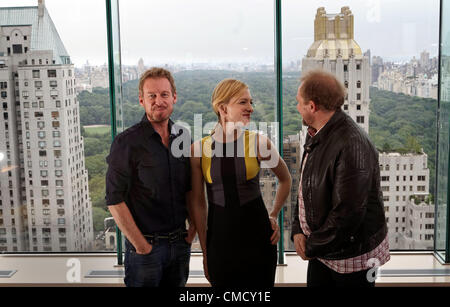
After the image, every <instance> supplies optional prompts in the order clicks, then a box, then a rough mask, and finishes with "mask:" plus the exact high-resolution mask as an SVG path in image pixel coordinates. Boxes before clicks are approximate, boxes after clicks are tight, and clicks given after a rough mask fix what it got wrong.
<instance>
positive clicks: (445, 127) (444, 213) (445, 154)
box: [435, 1, 450, 259]
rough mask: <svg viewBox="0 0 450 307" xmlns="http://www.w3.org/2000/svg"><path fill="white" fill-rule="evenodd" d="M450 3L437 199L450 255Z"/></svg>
mask: <svg viewBox="0 0 450 307" xmlns="http://www.w3.org/2000/svg"><path fill="white" fill-rule="evenodd" d="M449 8H450V7H449V4H448V2H446V1H442V8H441V9H442V13H441V14H442V20H441V61H440V68H441V79H440V83H441V84H440V85H441V89H440V90H441V92H440V101H439V139H438V140H439V143H438V148H439V152H438V169H437V200H436V205H437V208H436V214H437V216H436V247H435V249H436V251H437V252H438V253H439V255H440V256H441V257H442V259H446V256H447V258H448V255H447V254H446V252H448V250H446V249H447V248H448V247H447V243H448V222H449V221H448V192H449V191H448V183H449V182H448V175H449V164H448V162H449V150H450V149H449V137H450V135H449V132H450V131H449V129H450V126H449V121H450V14H449Z"/></svg>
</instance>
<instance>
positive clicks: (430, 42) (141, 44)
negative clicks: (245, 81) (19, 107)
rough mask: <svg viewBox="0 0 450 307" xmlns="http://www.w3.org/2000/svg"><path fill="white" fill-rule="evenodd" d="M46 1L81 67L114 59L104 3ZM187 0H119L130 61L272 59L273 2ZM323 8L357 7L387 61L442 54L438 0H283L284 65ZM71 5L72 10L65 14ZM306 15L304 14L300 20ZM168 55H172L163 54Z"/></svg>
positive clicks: (305, 41)
mask: <svg viewBox="0 0 450 307" xmlns="http://www.w3.org/2000/svg"><path fill="white" fill-rule="evenodd" d="M45 4H46V7H47V9H48V11H49V13H50V14H51V15H52V16H54V17H53V20H54V23H55V26H56V27H57V28H58V29H59V33H60V35H61V37H62V38H63V42H64V44H65V46H66V48H67V50H68V52H69V54H70V55H71V57H72V62H73V63H74V64H75V65H76V66H77V67H80V66H81V65H83V64H84V63H85V62H86V60H89V62H91V63H92V64H95V65H102V64H104V63H106V62H107V52H106V50H107V43H106V13H104V12H105V8H104V1H101V0H96V1H87V0H81V1H77V2H65V1H60V0H46V1H45ZM152 4H153V5H152ZM405 4H407V5H405ZM2 5H3V6H12V5H13V6H22V5H30V6H36V5H37V0H14V1H11V0H4V1H2ZM183 5H185V4H183V3H182V4H180V2H179V1H175V0H172V1H168V0H166V1H153V2H151V3H150V2H149V1H138V0H134V1H122V2H120V20H121V36H122V37H121V39H122V41H121V44H122V61H123V64H124V65H133V64H135V63H137V61H138V60H139V58H143V59H144V62H145V63H146V65H153V64H154V63H167V64H173V63H175V64H176V63H194V62H195V63H201V62H217V63H219V62H240V61H243V62H247V63H258V64H264V63H266V64H267V63H273V58H274V54H273V52H274V51H273V48H274V43H273V42H274V37H273V35H274V34H273V33H274V25H273V24H274V22H273V3H272V2H271V1H266V0H254V1H240V2H239V3H227V4H226V5H221V3H220V2H219V1H217V2H213V1H207V2H206V1H202V0H196V1H191V2H189V5H188V6H187V7H183ZM321 6H323V7H325V9H326V10H327V11H329V12H337V11H339V9H340V7H342V6H350V7H351V8H352V12H353V13H354V16H355V24H358V27H357V29H355V39H356V40H358V41H359V42H360V43H361V45H363V46H365V48H364V50H367V49H371V51H372V54H374V55H378V56H381V57H383V58H384V59H386V60H388V61H395V62H399V61H405V60H407V59H408V58H412V56H413V55H414V54H419V53H420V52H421V51H423V50H428V51H429V52H430V55H431V56H432V57H433V56H436V55H437V48H438V37H439V31H438V30H439V25H438V22H439V3H438V1H437V0H433V1H432V4H431V5H430V3H429V2H427V3H425V2H424V1H405V0H395V1H392V0H389V1H388V0H373V1H357V0H348V1H338V2H335V1H333V2H331V1H323V0H322V1H309V2H305V1H302V2H299V1H283V16H282V22H283V25H282V27H283V33H282V35H283V59H284V63H289V62H290V61H297V60H301V58H302V57H303V56H304V55H305V54H306V51H307V49H308V47H309V44H310V42H311V41H312V40H313V36H312V34H311V33H313V22H312V21H313V18H314V15H315V11H316V10H317V8H318V7H321ZM254 7H258V10H255V9H254ZM67 10H70V12H71V14H66V12H67ZM149 12H150V13H149ZM178 12H182V13H181V14H178ZM300 12H301V13H300ZM398 12H402V14H398ZM300 14H301V16H302V18H301V22H300V23H299V18H298V17H299V15H300ZM149 16H151V18H149ZM185 16H193V17H195V18H185ZM196 16H202V18H196ZM148 20H151V22H149V21H148ZM186 21H189V22H188V23H186ZM205 24H207V25H208V27H205ZM159 25H162V26H161V27H160V26H159ZM143 27H144V28H148V31H147V32H146V35H145V37H142V36H141V35H136V33H137V32H138V33H141V32H142V28H143ZM217 29H220V30H217ZM371 33H377V34H378V33H380V35H372V34H371ZM368 34H370V35H368ZM69 37H70V39H68V38H69ZM154 42H164V43H163V44H161V43H158V44H157V47H158V48H155V44H154ZM386 42H389V43H388V44H386ZM86 46H89V48H86ZM162 54H164V55H165V56H164V57H161V55H162Z"/></svg>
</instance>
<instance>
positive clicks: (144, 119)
mask: <svg viewBox="0 0 450 307" xmlns="http://www.w3.org/2000/svg"><path fill="white" fill-rule="evenodd" d="M141 123H142V124H143V126H144V127H145V131H146V133H147V134H148V135H149V136H153V134H154V133H156V131H155V129H154V128H153V126H152V123H151V122H150V121H149V120H148V118H147V114H144V116H142V119H141ZM169 131H170V135H174V136H177V135H178V134H179V133H178V131H177V129H176V127H175V125H174V123H173V121H172V120H171V119H170V118H169Z"/></svg>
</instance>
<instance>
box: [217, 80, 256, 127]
mask: <svg viewBox="0 0 450 307" xmlns="http://www.w3.org/2000/svg"><path fill="white" fill-rule="evenodd" d="M245 89H248V86H247V84H245V83H244V82H242V81H239V80H236V79H231V78H228V79H224V80H222V81H220V82H219V84H217V85H216V88H215V89H214V91H213V93H212V97H211V102H212V107H213V110H214V112H215V113H216V115H217V118H218V121H219V122H220V113H219V108H220V106H221V105H224V104H227V103H229V102H230V100H231V99H232V98H233V97H236V95H238V94H239V93H240V92H242V91H243V90H245Z"/></svg>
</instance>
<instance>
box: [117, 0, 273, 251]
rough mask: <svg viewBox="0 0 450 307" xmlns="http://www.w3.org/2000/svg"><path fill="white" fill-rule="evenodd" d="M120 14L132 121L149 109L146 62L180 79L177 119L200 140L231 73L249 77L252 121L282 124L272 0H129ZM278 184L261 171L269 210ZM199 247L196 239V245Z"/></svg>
mask: <svg viewBox="0 0 450 307" xmlns="http://www.w3.org/2000/svg"><path fill="white" fill-rule="evenodd" d="M256 7H257V8H258V9H257V10H255V8H256ZM187 16H188V19H186V18H187ZM120 21H121V23H120V24H121V43H122V61H123V78H124V79H123V80H124V84H123V93H124V104H123V106H124V110H123V111H124V123H125V126H126V127H130V126H132V125H134V124H135V123H137V122H139V121H140V120H141V118H142V116H143V115H144V110H143V108H142V107H141V106H140V105H139V104H138V80H137V78H138V77H139V76H140V75H141V74H142V73H143V72H144V71H145V70H146V69H147V68H150V67H153V66H159V67H164V68H166V69H168V70H169V71H171V72H172V74H173V76H174V79H175V84H176V89H177V103H176V105H175V106H174V111H173V113H172V116H171V118H172V119H173V120H174V121H175V122H177V121H179V122H184V123H185V125H186V126H188V127H189V128H190V129H191V135H192V138H193V139H194V140H198V139H200V138H202V137H204V136H207V135H208V134H209V132H210V131H211V130H212V129H213V128H214V127H215V125H216V123H217V116H216V114H215V113H214V111H213V109H212V105H211V95H212V92H213V89H214V87H215V86H216V85H217V84H218V83H219V82H220V81H221V80H223V79H225V78H236V79H239V80H241V81H244V82H245V83H247V84H248V86H249V89H250V93H251V95H252V97H253V101H254V104H253V108H254V112H253V114H252V117H251V121H252V123H253V127H254V128H258V129H261V130H264V131H266V132H270V133H273V132H274V131H275V130H273V132H272V130H268V128H270V126H271V125H270V124H271V123H272V122H273V121H275V74H274V12H273V1H261V0H244V1H239V2H234V1H231V2H230V1H229V2H223V1H218V0H214V1H211V0H195V1H176V0H169V1H167V0H164V1H162V0H161V1H159V0H152V1H148V0H145V1H122V2H121V3H120ZM143 29H145V32H144V31H143ZM144 33H145V34H144ZM266 123H267V124H266ZM266 126H267V127H268V128H267V129H266ZM273 126H276V125H275V124H274V125H273ZM272 141H273V142H274V143H275V144H276V140H272ZM275 186H276V182H275V180H274V177H273V175H272V174H271V173H270V172H264V173H261V187H262V188H261V190H262V193H263V198H264V200H265V204H266V205H267V207H269V210H270V208H271V206H272V202H273V200H274V195H275ZM199 248H200V247H199V244H198V242H197V241H195V242H194V244H193V250H199Z"/></svg>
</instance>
